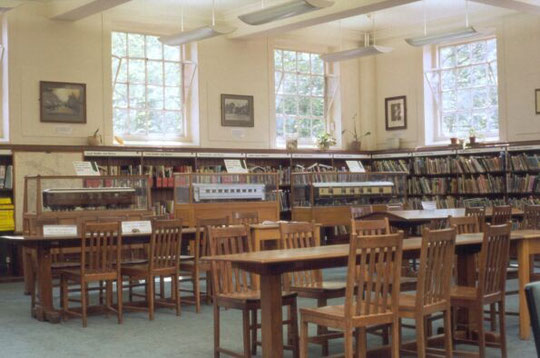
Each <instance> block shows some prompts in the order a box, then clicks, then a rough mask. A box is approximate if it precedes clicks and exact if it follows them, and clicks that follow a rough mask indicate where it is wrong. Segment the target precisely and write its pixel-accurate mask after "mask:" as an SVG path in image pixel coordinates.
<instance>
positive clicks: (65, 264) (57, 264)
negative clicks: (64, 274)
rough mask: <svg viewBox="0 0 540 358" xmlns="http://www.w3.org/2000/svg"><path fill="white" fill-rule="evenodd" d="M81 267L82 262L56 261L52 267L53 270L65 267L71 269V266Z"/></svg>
mask: <svg viewBox="0 0 540 358" xmlns="http://www.w3.org/2000/svg"><path fill="white" fill-rule="evenodd" d="M76 267H81V263H80V262H69V261H68V262H66V261H65V262H55V263H53V264H51V269H53V270H63V269H69V268H76Z"/></svg>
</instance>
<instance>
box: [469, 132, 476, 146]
mask: <svg viewBox="0 0 540 358" xmlns="http://www.w3.org/2000/svg"><path fill="white" fill-rule="evenodd" d="M469 144H470V145H471V146H473V145H475V144H476V131H475V130H474V128H472V127H471V128H470V129H469Z"/></svg>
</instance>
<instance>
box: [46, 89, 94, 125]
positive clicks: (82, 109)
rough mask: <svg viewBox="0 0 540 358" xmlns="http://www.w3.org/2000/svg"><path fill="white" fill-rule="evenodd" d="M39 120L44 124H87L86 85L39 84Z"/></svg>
mask: <svg viewBox="0 0 540 358" xmlns="http://www.w3.org/2000/svg"><path fill="white" fill-rule="evenodd" d="M39 106H40V111H39V120H40V122H42V123H67V124H85V123H86V84H85V83H71V82H50V81H40V82H39Z"/></svg>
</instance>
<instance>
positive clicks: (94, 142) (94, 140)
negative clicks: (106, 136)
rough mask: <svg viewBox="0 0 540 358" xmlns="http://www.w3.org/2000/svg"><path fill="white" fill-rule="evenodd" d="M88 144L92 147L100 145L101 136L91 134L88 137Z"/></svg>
mask: <svg viewBox="0 0 540 358" xmlns="http://www.w3.org/2000/svg"><path fill="white" fill-rule="evenodd" d="M88 145H89V146H92V147H96V146H98V145H101V136H97V135H92V136H89V137H88Z"/></svg>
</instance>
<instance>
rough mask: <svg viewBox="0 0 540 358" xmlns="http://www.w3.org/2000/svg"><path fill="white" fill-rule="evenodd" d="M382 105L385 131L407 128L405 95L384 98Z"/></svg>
mask: <svg viewBox="0 0 540 358" xmlns="http://www.w3.org/2000/svg"><path fill="white" fill-rule="evenodd" d="M384 107H385V111H384V113H385V124H386V130H387V131H392V130H398V129H407V96H396V97H388V98H385V100H384Z"/></svg>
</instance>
